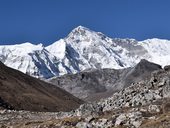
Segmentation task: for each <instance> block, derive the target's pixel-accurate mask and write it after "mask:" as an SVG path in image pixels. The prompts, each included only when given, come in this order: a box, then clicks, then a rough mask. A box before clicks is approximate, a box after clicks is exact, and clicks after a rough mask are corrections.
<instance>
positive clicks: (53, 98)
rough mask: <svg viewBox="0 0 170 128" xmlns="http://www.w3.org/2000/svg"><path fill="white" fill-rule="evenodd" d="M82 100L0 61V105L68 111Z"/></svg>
mask: <svg viewBox="0 0 170 128" xmlns="http://www.w3.org/2000/svg"><path fill="white" fill-rule="evenodd" d="M82 103H83V101H81V100H79V99H78V98H76V97H74V96H72V95H71V94H69V93H67V92H66V91H64V90H62V89H60V88H58V87H56V86H53V85H51V84H49V83H46V82H44V81H41V80H38V79H36V78H33V77H30V76H28V75H25V74H23V73H21V72H19V71H17V70H14V69H11V68H8V67H6V66H5V65H4V64H2V63H1V62H0V107H3V108H6V109H15V110H29V111H70V110H73V109H75V108H77V107H79V105H80V104H82Z"/></svg>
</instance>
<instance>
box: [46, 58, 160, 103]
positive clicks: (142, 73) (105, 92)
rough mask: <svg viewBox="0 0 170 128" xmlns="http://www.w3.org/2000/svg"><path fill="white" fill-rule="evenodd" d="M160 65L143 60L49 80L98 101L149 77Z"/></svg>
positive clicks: (72, 92) (71, 91)
mask: <svg viewBox="0 0 170 128" xmlns="http://www.w3.org/2000/svg"><path fill="white" fill-rule="evenodd" d="M159 69H161V66H160V65H157V64H154V63H151V62H148V61H147V60H141V61H140V62H139V63H138V64H137V65H135V66H134V67H133V68H127V69H119V70H118V69H117V70H116V69H100V70H99V69H98V70H97V69H96V70H87V71H83V72H80V73H77V74H73V75H64V76H61V77H56V78H52V79H50V80H49V82H51V83H52V84H54V85H56V86H58V87H61V88H63V89H64V90H66V91H68V92H69V93H71V94H73V95H74V96H76V97H79V98H82V99H84V100H87V101H96V100H99V99H101V98H106V97H109V96H111V95H112V94H113V93H114V92H116V91H119V90H121V89H123V88H126V87H128V86H130V85H131V84H132V83H137V82H139V81H141V80H143V79H146V78H149V77H150V75H151V72H153V71H155V70H159Z"/></svg>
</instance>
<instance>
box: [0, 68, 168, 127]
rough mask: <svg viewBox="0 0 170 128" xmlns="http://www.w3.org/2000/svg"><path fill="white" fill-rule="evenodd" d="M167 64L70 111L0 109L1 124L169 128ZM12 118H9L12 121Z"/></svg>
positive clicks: (20, 125) (19, 125) (3, 125)
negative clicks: (107, 94) (109, 93)
mask: <svg viewBox="0 0 170 128" xmlns="http://www.w3.org/2000/svg"><path fill="white" fill-rule="evenodd" d="M169 107H170V66H166V67H165V68H164V69H161V70H158V71H154V72H153V73H152V75H151V78H148V79H145V80H142V81H140V82H138V83H134V84H133V85H132V86H130V87H128V88H126V89H122V90H121V91H118V92H116V93H115V94H113V96H111V97H110V98H106V99H102V100H100V101H99V102H92V103H87V104H83V105H81V106H80V107H79V108H78V109H76V110H74V111H71V112H59V113H31V112H24V111H7V110H1V112H0V114H1V118H0V125H1V126H2V127H7V126H14V127H22V128H24V127H25V128H31V127H35V128H38V127H49V128H50V127H51V128H52V127H63V128H64V127H66V128H67V127H77V128H101V127H115V128H161V127H163V128H169V127H170V109H169ZM11 117H12V120H11Z"/></svg>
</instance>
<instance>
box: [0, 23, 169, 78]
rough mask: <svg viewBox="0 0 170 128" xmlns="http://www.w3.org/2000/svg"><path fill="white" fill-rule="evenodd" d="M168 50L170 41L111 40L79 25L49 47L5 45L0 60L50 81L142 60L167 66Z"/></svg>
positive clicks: (27, 44) (120, 67)
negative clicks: (53, 78) (65, 75)
mask: <svg viewBox="0 0 170 128" xmlns="http://www.w3.org/2000/svg"><path fill="white" fill-rule="evenodd" d="M30 49H31V50H30ZM169 51H170V41H168V40H162V39H148V40H144V41H137V40H135V39H119V38H110V37H107V36H106V35H104V34H103V33H100V32H95V31H92V30H90V29H88V28H86V27H83V26H78V27H77V28H75V29H73V30H72V31H71V32H70V33H69V34H68V36H67V37H65V38H63V39H60V40H59V41H56V42H54V43H53V44H51V45H49V46H47V47H44V46H43V45H32V44H30V43H24V44H19V45H5V46H3V45H2V46H0V61H2V62H3V63H4V64H6V65H7V66H10V67H12V68H15V69H18V70H20V71H22V72H24V73H27V74H29V75H32V76H34V77H38V78H45V79H48V78H51V77H53V76H61V75H64V74H74V73H77V72H80V71H83V70H87V69H103V68H114V69H123V68H127V67H133V66H134V65H136V64H137V63H138V62H140V60H141V59H146V60H148V61H151V62H154V63H157V64H160V65H161V66H165V65H168V64H170V52H169Z"/></svg>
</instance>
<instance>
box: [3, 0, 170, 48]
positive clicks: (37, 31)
mask: <svg viewBox="0 0 170 128" xmlns="http://www.w3.org/2000/svg"><path fill="white" fill-rule="evenodd" d="M79 25H82V26H85V27H88V28H90V29H92V30H94V31H100V32H102V33H104V34H106V35H108V36H110V37H113V38H135V39H137V40H144V39H147V38H164V39H170V0H0V45H2V44H15V43H23V42H27V41H28V42H32V43H35V44H37V43H43V44H44V45H48V44H51V43H53V42H54V41H56V40H58V39H60V38H64V37H65V36H67V34H68V33H69V32H70V31H71V30H72V29H73V28H75V27H77V26H79Z"/></svg>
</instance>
